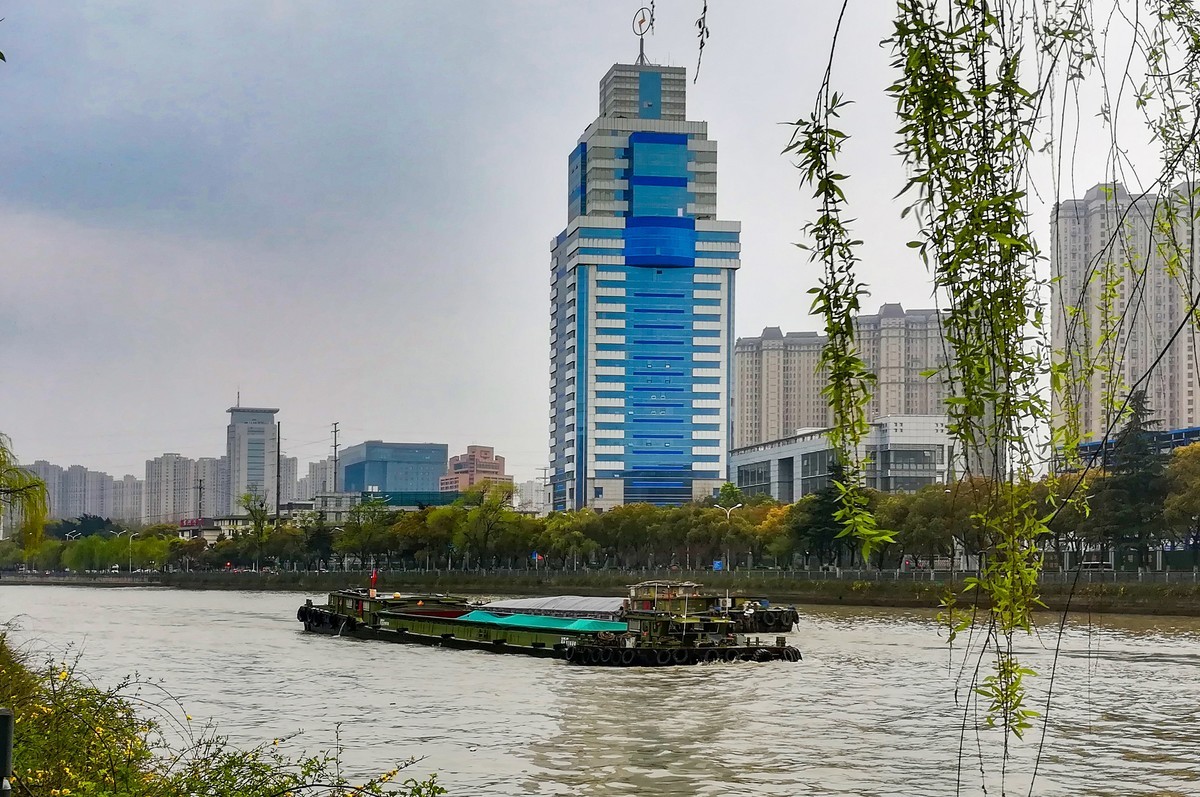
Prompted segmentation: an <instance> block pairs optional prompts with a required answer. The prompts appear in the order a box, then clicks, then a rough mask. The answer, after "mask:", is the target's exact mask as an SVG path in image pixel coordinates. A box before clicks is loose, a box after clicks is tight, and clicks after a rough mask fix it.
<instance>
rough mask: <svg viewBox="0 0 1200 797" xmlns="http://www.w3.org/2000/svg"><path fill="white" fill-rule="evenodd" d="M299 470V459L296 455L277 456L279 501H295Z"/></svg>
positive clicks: (284, 502)
mask: <svg viewBox="0 0 1200 797" xmlns="http://www.w3.org/2000/svg"><path fill="white" fill-rule="evenodd" d="M298 470H300V460H299V459H297V458H296V457H280V458H279V503H281V504H286V503H288V502H289V501H295V500H297V498H296V490H297V489H298V484H297V483H298V481H299V480H298V479H297V478H296V477H297V471H298Z"/></svg>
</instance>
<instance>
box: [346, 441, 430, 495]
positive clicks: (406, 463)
mask: <svg viewBox="0 0 1200 797" xmlns="http://www.w3.org/2000/svg"><path fill="white" fill-rule="evenodd" d="M449 453H450V451H449V446H447V445H446V444H445V443H385V442H383V441H382V440H368V441H366V442H365V443H359V444H358V445H355V446H350V447H348V448H346V449H345V450H344V451H343V452H342V453H341V456H339V457H338V470H339V477H338V478H339V483H340V486H339V489H341V490H343V491H344V492H348V493H351V492H385V493H386V492H437V491H438V490H439V486H438V485H439V480H440V479H441V477H442V476H443V475H444V474H445V473H446V469H447V465H448V456H449Z"/></svg>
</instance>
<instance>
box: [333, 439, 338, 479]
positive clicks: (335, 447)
mask: <svg viewBox="0 0 1200 797" xmlns="http://www.w3.org/2000/svg"><path fill="white" fill-rule="evenodd" d="M337 439H338V422H337V421H334V422H333V492H335V493H336V492H337V491H338V488H337V466H338V441H337Z"/></svg>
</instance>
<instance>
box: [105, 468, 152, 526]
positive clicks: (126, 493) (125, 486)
mask: <svg viewBox="0 0 1200 797" xmlns="http://www.w3.org/2000/svg"><path fill="white" fill-rule="evenodd" d="M143 485H144V482H143V481H142V480H141V479H139V478H138V477H137V476H134V475H132V474H126V475H125V476H123V477H121V478H120V479H113V485H112V490H113V493H112V515H111V518H112V519H113V520H124V521H130V522H141V520H142V489H143Z"/></svg>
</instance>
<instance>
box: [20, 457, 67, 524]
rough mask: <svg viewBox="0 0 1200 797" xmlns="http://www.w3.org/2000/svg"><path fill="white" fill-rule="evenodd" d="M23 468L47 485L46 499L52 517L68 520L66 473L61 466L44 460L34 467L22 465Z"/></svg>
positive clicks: (34, 464) (37, 462) (35, 463)
mask: <svg viewBox="0 0 1200 797" xmlns="http://www.w3.org/2000/svg"><path fill="white" fill-rule="evenodd" d="M21 467H23V468H25V470H27V471H29V472H30V473H32V474H33V475H34V476H37V477H38V478H39V479H41V480H42V482H43V483H45V485H46V498H47V499H48V501H49V505H50V517H52V518H66V517H69V515H67V514H66V510H67V497H66V492H65V491H66V482H65V477H66V472H65V471H64V470H63V468H62V466H61V465H55V464H53V463H51V462H47V461H46V460H44V459H39V460H37V461H36V462H34V463H33V464H32V465H22V466H21Z"/></svg>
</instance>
